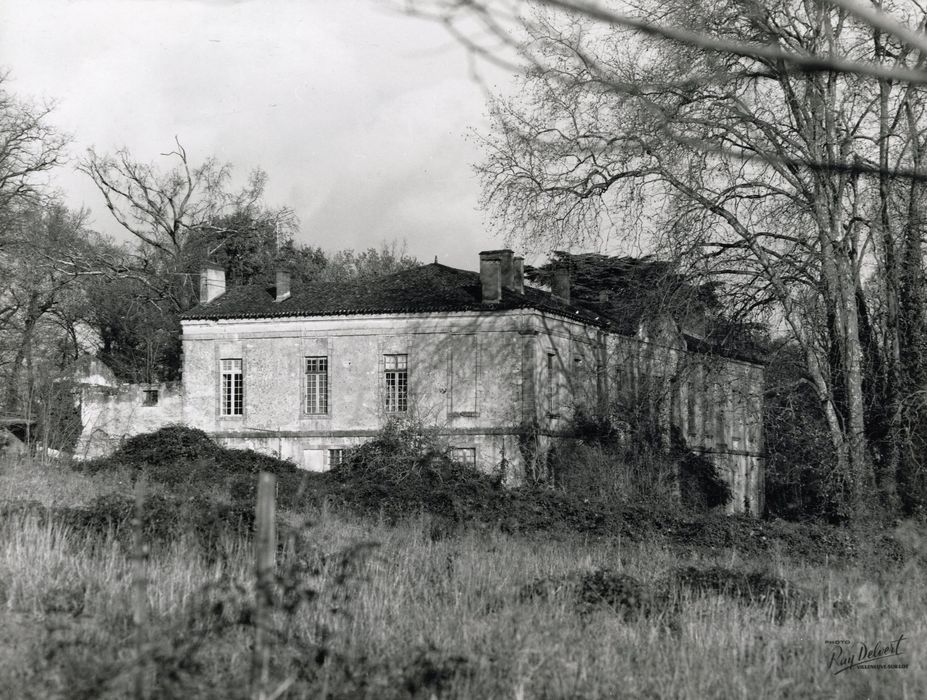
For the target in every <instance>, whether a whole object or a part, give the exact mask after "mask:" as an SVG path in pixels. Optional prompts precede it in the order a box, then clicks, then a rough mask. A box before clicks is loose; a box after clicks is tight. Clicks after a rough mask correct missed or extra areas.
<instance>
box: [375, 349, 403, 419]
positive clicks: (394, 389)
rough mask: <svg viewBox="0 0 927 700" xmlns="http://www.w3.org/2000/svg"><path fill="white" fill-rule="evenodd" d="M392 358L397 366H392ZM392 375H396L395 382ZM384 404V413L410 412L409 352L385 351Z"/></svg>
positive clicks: (382, 380)
mask: <svg viewBox="0 0 927 700" xmlns="http://www.w3.org/2000/svg"><path fill="white" fill-rule="evenodd" d="M390 359H394V360H395V362H394V364H395V366H392V367H391V366H390V364H391V363H390ZM400 365H402V366H400ZM390 375H395V377H394V378H393V383H392V384H391V382H390ZM381 382H382V385H381V386H382V387H383V403H382V404H381V405H382V406H383V411H384V413H387V414H389V415H393V414H399V413H408V412H409V354H408V353H398V352H396V353H384V354H383V375H382V379H381Z"/></svg>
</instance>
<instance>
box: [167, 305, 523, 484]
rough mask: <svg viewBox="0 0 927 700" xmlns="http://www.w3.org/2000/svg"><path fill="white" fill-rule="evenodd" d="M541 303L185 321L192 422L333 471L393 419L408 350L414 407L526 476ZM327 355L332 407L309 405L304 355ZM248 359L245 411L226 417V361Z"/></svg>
mask: <svg viewBox="0 0 927 700" xmlns="http://www.w3.org/2000/svg"><path fill="white" fill-rule="evenodd" d="M532 315H533V313H532V312H524V311H515V312H507V313H492V314H480V313H457V314H427V315H425V314H423V315H420V316H412V315H409V314H402V315H400V314H396V315H383V316H376V317H371V316H345V317H323V318H308V319H284V320H265V319H262V320H241V321H223V322H221V323H217V322H209V321H198V322H194V321H186V322H184V374H183V376H184V396H185V401H184V422H185V423H187V424H188V425H191V426H195V427H199V428H202V429H203V430H205V431H207V432H209V433H211V434H213V435H216V436H217V437H219V438H221V439H222V440H223V441H225V442H226V443H227V444H230V445H236V446H251V447H255V448H256V449H257V448H260V449H263V450H265V451H268V452H273V453H277V454H280V455H281V456H283V457H285V458H288V459H292V460H294V461H295V462H296V463H298V464H301V465H303V466H305V467H306V468H312V469H324V468H327V467H328V466H329V464H328V450H331V449H342V448H345V447H349V446H352V445H356V444H358V443H359V442H361V441H363V440H364V439H367V438H369V437H371V436H372V435H374V434H375V433H376V431H378V430H379V429H380V428H381V427H382V426H383V425H384V424H385V423H386V421H387V420H388V419H389V418H390V414H388V413H387V412H386V410H385V400H384V394H383V391H384V367H383V356H384V355H385V354H406V355H407V356H408V377H409V401H410V411H409V413H411V414H413V415H414V416H415V418H417V419H418V420H421V421H422V422H423V423H424V424H426V425H429V426H435V427H437V429H438V432H439V433H441V434H443V435H444V436H445V438H446V440H447V442H448V445H449V446H451V447H457V448H472V449H475V450H476V459H477V463H478V465H479V466H480V467H481V468H483V469H487V470H489V469H495V468H498V466H499V464H500V463H501V462H502V460H503V459H505V461H506V462H507V463H508V467H509V473H510V475H511V478H513V479H517V478H519V477H520V475H521V474H522V473H523V465H522V464H521V463H520V455H519V451H518V449H517V433H518V432H519V431H520V426H521V423H522V420H523V405H522V400H523V399H522V384H523V359H524V357H523V352H522V344H523V342H522V339H523V337H524V335H523V330H524V329H525V327H526V325H528V324H530V316H532ZM312 356H325V357H327V358H328V364H329V410H328V413H327V414H325V415H322V416H313V415H307V414H306V413H305V411H304V396H305V393H304V392H305V388H304V362H305V358H306V357H312ZM231 358H234V359H239V358H240V359H241V360H242V363H243V368H244V369H243V373H244V415H242V416H221V415H219V410H218V406H219V395H220V389H219V380H218V376H219V372H218V368H219V362H220V360H222V359H231Z"/></svg>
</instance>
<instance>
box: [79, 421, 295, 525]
mask: <svg viewBox="0 0 927 700" xmlns="http://www.w3.org/2000/svg"><path fill="white" fill-rule="evenodd" d="M74 468H75V469H77V470H79V471H83V472H86V473H90V474H97V473H102V472H111V471H116V470H120V469H129V471H130V472H131V473H134V474H136V475H139V474H141V473H142V472H144V473H145V474H146V475H147V477H148V478H149V479H150V480H151V482H152V483H153V484H157V485H160V486H163V487H165V488H166V489H167V490H168V492H170V493H174V494H177V495H179V496H182V497H191V496H202V497H204V498H208V499H210V500H217V499H218V500H222V499H223V498H227V499H228V500H230V501H232V502H233V503H246V502H247V503H251V504H252V505H253V502H254V497H255V491H254V489H255V483H256V479H255V477H256V476H257V474H258V473H259V472H262V471H266V472H270V473H271V474H275V475H276V476H277V479H278V492H277V498H278V503H279V504H280V505H281V506H284V507H288V506H292V505H294V504H295V499H296V498H297V494H298V493H299V492H300V482H301V481H302V479H304V478H309V475H308V474H307V473H306V472H302V471H300V470H299V469H298V468H297V466H296V465H295V464H293V463H292V462H288V461H285V460H281V459H277V458H276V457H271V456H269V455H265V454H262V453H260V452H255V451H253V450H238V449H231V448H227V447H222V446H221V445H219V444H217V443H216V442H215V441H214V440H212V438H210V437H209V436H208V435H207V434H206V433H204V432H203V431H202V430H198V429H196V428H188V427H186V426H182V425H173V426H168V427H165V428H161V429H160V430H156V431H154V432H152V433H144V434H141V435H135V436H133V437H131V438H129V439H127V440H126V441H125V443H123V445H122V446H121V447H120V448H119V449H118V450H116V452H114V453H113V454H112V455H109V456H108V457H102V458H99V459H94V460H89V461H87V462H77V463H75V464H74Z"/></svg>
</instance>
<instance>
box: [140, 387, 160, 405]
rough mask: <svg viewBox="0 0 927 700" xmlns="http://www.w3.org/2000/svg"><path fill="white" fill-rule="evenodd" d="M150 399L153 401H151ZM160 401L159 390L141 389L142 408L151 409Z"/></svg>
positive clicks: (151, 388)
mask: <svg viewBox="0 0 927 700" xmlns="http://www.w3.org/2000/svg"><path fill="white" fill-rule="evenodd" d="M152 397H153V398H154V400H152ZM160 401H161V391H160V389H155V388H153V387H148V388H145V389H142V408H153V407H155V406H157V405H158V403H159V402H160Z"/></svg>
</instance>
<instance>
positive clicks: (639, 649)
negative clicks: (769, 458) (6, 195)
mask: <svg viewBox="0 0 927 700" xmlns="http://www.w3.org/2000/svg"><path fill="white" fill-rule="evenodd" d="M13 473H14V474H15V475H16V477H15V478H19V474H18V473H17V472H13ZM45 476H46V477H47V478H48V479H53V478H57V477H58V476H60V475H58V474H56V473H54V472H52V471H48V472H46V473H45ZM12 478H14V477H11V476H10V473H4V474H3V475H0V494H4V496H6V494H8V493H13V492H14V491H15V492H17V493H18V492H20V491H21V489H18V488H14V485H13V484H11V483H9V481H10V479H12ZM32 478H33V479H34V480H35V482H34V483H35V486H36V489H37V491H36V495H34V496H33V497H34V498H36V499H37V500H43V501H44V500H46V499H50V502H52V503H60V502H73V500H72V501H68V500H67V498H66V497H65V493H64V491H63V490H62V486H61V485H60V484H44V485H43V483H42V473H41V472H33V476H32ZM62 479H65V480H68V479H69V480H71V481H68V482H67V483H68V484H69V485H70V486H71V487H72V488H73V489H75V491H76V492H78V493H81V494H83V495H85V496H88V497H90V496H94V495H99V494H100V493H102V492H105V490H106V488H108V487H110V486H112V484H105V483H88V482H86V481H83V482H82V480H86V477H78V476H76V475H70V476H62ZM129 488H130V486H129ZM65 490H66V489H65ZM285 520H286V521H288V522H291V523H292V522H295V521H300V520H306V521H308V522H307V523H306V527H305V528H304V529H303V530H302V534H303V536H302V537H300V538H298V540H297V543H296V544H292V543H291V544H290V545H285V546H284V549H283V551H282V552H281V555H280V561H281V570H282V571H285V570H289V571H291V572H296V574H297V575H298V576H299V577H301V581H302V583H303V584H305V587H306V588H307V589H308V590H311V591H312V592H314V596H313V597H311V599H310V598H307V600H306V601H304V603H305V604H303V605H301V606H298V607H297V608H296V609H295V612H294V614H292V615H290V616H287V615H285V614H283V613H282V612H281V613H280V615H279V616H278V620H277V622H278V623H279V629H280V632H281V633H280V635H279V636H278V637H277V639H276V641H275V642H274V644H275V646H274V658H275V659H276V662H275V664H274V665H273V667H272V669H271V671H272V676H273V678H274V680H275V681H277V682H283V681H285V680H287V679H291V682H292V684H291V685H290V686H289V690H288V691H287V693H286V694H285V695H283V697H293V698H296V697H370V698H389V697H424V698H427V697H432V696H433V695H434V696H437V697H452V698H496V697H498V698H508V697H511V698H534V697H538V698H561V697H562V698H579V697H583V698H585V697H602V698H605V697H608V698H611V697H653V698H698V699H701V698H780V697H789V698H829V697H840V698H843V697H849V698H857V697H859V698H863V697H873V698H891V697H898V698H912V699H913V698H920V697H923V695H924V688H927V669H925V666H924V663H923V661H922V659H923V658H924V654H923V650H924V645H925V644H927V599H925V596H924V594H923V583H922V581H923V571H922V570H921V569H920V568H919V567H918V566H917V564H916V563H909V564H907V565H905V566H904V567H901V568H899V569H897V570H894V571H868V570H865V568H860V567H856V568H854V567H850V568H847V567H813V566H807V565H804V564H802V563H801V562H796V561H792V560H790V559H788V558H787V557H786V556H785V555H782V556H779V557H776V558H774V559H772V560H769V561H751V560H744V559H743V558H742V557H741V556H740V555H739V554H738V553H737V552H736V551H734V550H732V551H722V552H713V553H694V552H693V553H685V552H682V553H681V552H679V551H673V550H670V549H667V548H665V547H663V546H661V544H660V543H659V542H646V543H641V544H628V543H625V542H621V541H619V540H601V541H586V540H584V539H583V538H582V537H579V536H563V537H560V538H556V537H551V536H509V535H505V534H501V533H497V532H482V531H478V530H475V529H471V530H465V531H463V532H461V533H459V534H457V535H455V536H451V537H443V538H437V539H436V537H435V529H434V528H433V527H432V526H431V523H430V522H429V520H428V519H427V518H425V517H423V518H421V519H420V520H419V521H415V522H408V523H405V524H403V525H400V526H398V527H395V528H385V527H383V526H382V524H379V523H377V522H374V521H367V520H359V519H355V518H349V517H345V516H343V515H339V514H337V513H332V512H328V511H325V510H323V511H317V512H312V513H299V514H294V513H290V514H287V517H286V518H285ZM284 535H285V533H284ZM906 536H907V537H908V538H909V540H910V545H911V547H912V548H917V547H922V546H923V534H922V533H920V532H918V531H916V530H909V531H908V532H907V533H906ZM282 540H283V542H284V543H286V541H287V538H286V536H284V537H282ZM361 542H376V543H377V546H376V548H373V549H356V548H354V546H355V545H356V544H357V543H361ZM223 551H224V552H225V556H224V557H221V558H218V559H217V558H215V557H211V558H209V557H207V556H205V555H204V553H203V551H202V549H201V548H200V547H199V545H198V543H197V542H195V541H193V540H187V541H177V542H173V543H170V544H168V545H165V546H162V547H158V548H155V549H154V550H153V551H152V554H151V557H150V558H149V560H148V562H147V565H146V566H147V569H146V571H147V574H148V578H149V581H148V587H147V591H148V605H149V610H150V612H149V623H148V624H149V629H148V630H147V635H146V636H147V639H148V640H149V646H148V647H147V648H146V652H145V653H146V655H147V657H148V658H147V663H148V665H149V668H150V677H149V678H148V679H147V681H146V682H147V687H148V689H149V693H150V697H185V698H188V697H215V698H238V697H247V694H248V663H249V658H250V651H249V644H250V640H251V634H250V630H249V627H248V620H247V614H246V613H247V610H248V607H247V606H248V601H249V600H250V598H251V596H252V595H253V556H252V552H251V549H250V543H249V542H248V541H246V540H244V539H234V540H230V541H229V542H227V543H225V546H224V547H223ZM130 554H131V552H128V551H126V550H125V549H124V548H123V546H122V545H121V544H120V543H119V541H118V540H117V539H116V538H115V537H113V536H112V535H99V534H97V535H92V534H85V533H81V532H79V531H76V530H73V529H70V528H68V527H65V526H62V525H60V524H58V523H56V522H55V521H54V519H48V518H45V517H42V516H40V515H38V514H36V513H29V512H25V513H23V512H19V513H14V514H9V515H7V516H6V517H4V518H3V519H2V520H0V582H2V583H0V628H2V629H3V630H4V631H5V633H4V634H3V635H2V636H0V694H2V695H3V696H4V697H10V698H97V697H101V698H120V697H129V696H130V695H131V692H132V687H133V685H132V684H133V680H134V675H133V674H134V672H135V669H136V668H137V661H138V660H137V659H136V658H135V651H134V648H133V646H132V644H131V640H132V634H133V629H132V610H131V591H130V586H131V582H132V577H131V565H132V562H131V560H130ZM294 562H298V563H299V566H295V565H294V566H289V564H293V563H294ZM690 564H691V565H695V566H698V567H701V568H705V567H709V566H714V565H721V566H724V567H728V568H734V569H753V568H762V569H764V570H766V571H768V572H769V573H771V574H775V575H777V576H781V577H782V578H785V579H787V580H789V581H791V582H793V583H794V584H797V585H799V586H802V587H804V588H805V589H806V590H808V591H809V592H810V594H811V595H812V596H813V598H814V600H815V602H816V604H817V610H816V611H815V612H813V613H812V614H808V615H806V616H804V617H801V618H800V617H797V616H796V615H793V614H790V613H786V616H785V618H784V619H781V620H780V619H777V616H776V611H775V610H774V609H773V606H772V605H763V604H743V603H742V602H736V601H735V600H733V599H731V598H730V597H727V596H721V595H717V594H709V593H695V592H693V591H691V590H687V589H683V588H680V587H678V586H675V587H671V590H670V591H669V595H670V597H671V599H672V603H673V604H672V605H671V606H669V607H667V608H665V609H664V610H663V611H661V612H657V613H656V614H652V615H649V616H648V615H639V616H635V615H627V614H623V611H622V610H618V609H616V610H612V609H609V607H608V606H607V605H606V606H600V607H596V608H594V609H592V610H585V611H584V610H583V609H582V608H581V607H579V606H578V605H577V600H576V581H577V577H578V576H580V575H581V574H582V573H583V572H589V571H593V570H597V569H602V568H608V569H611V570H612V571H614V572H619V573H624V574H627V575H629V576H632V577H634V578H635V579H637V580H639V581H641V582H643V583H644V584H654V585H656V584H657V583H658V582H659V581H661V580H663V578H664V576H665V575H666V574H667V573H668V572H671V571H672V570H674V569H676V568H677V567H679V566H681V565H690ZM288 566H289V568H288ZM537 580H548V581H552V582H554V583H553V584H552V586H551V591H552V592H551V593H550V595H547V596H546V597H545V596H534V597H531V596H527V597H526V596H525V595H523V592H524V588H525V586H526V584H530V583H532V582H534V581H537ZM847 601H849V602H851V603H852V609H851V610H850V611H849V612H848V613H846V611H844V612H843V613H842V614H841V612H840V606H839V605H838V606H837V607H838V610H835V606H834V604H835V603H838V602H839V603H841V604H843V603H845V602H847ZM219 602H221V603H222V606H221V610H218V611H217V610H216V604H217V603H219ZM624 612H627V611H624ZM240 614H242V615H243V618H244V619H238V617H236V616H238V615H240ZM285 628H286V629H285ZM901 633H903V634H904V635H905V637H906V640H908V641H907V642H906V643H905V645H904V652H905V653H904V655H903V661H904V662H906V663H908V664H910V665H909V668H908V669H906V670H897V671H891V670H883V671H850V672H846V673H842V674H839V675H836V676H835V675H834V674H833V669H830V670H829V669H828V659H829V658H830V655H831V651H832V648H833V647H832V646H829V645H826V644H825V641H827V640H834V639H847V640H852V641H867V642H875V641H876V640H888V639H891V638H895V637H897V636H898V635H899V634H901Z"/></svg>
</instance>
